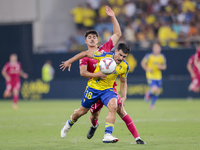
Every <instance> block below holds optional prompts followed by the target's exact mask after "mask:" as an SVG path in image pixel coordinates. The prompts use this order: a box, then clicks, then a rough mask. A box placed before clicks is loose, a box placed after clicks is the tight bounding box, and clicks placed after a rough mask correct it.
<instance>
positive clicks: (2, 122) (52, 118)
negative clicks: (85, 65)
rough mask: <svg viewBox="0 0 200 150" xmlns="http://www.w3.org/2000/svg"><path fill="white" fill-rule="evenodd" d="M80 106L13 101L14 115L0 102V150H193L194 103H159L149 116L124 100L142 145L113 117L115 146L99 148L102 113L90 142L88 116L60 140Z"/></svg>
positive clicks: (198, 143)
mask: <svg viewBox="0 0 200 150" xmlns="http://www.w3.org/2000/svg"><path fill="white" fill-rule="evenodd" d="M79 106H80V101H79V100H70V101H65V100H48V101H19V108H18V110H13V109H12V101H11V100H7V101H0V149H1V150H9V149H12V150H23V149H24V150H40V149H41V150H60V149H65V150H66V149H69V150H89V149H91V150H92V149H94V150H118V149H121V150H129V149H134V150H165V149H166V150H189V149H191V150H199V149H200V99H195V100H192V101H188V100H186V99H178V100H177V99H170V100H166V99H161V100H159V101H158V102H157V104H156V108H155V110H150V109H149V107H148V104H146V103H145V102H144V101H143V100H130V99H129V100H127V101H126V103H125V109H126V111H127V112H128V114H129V115H130V116H131V117H132V119H133V121H134V122H135V125H136V127H137V129H138V132H139V134H140V137H141V138H142V139H143V140H144V141H145V142H146V143H147V144H146V145H137V144H135V140H134V138H133V137H132V135H131V134H130V133H129V131H128V129H127V128H126V125H125V124H124V122H123V121H122V120H121V119H120V118H119V117H118V116H117V119H116V122H115V128H114V132H113V135H115V136H116V137H118V138H119V142H118V143H112V144H104V143H102V138H103V135H104V126H105V118H106V115H107V112H108V109H107V108H106V107H104V108H103V110H102V112H101V115H100V118H99V123H100V126H99V127H98V129H97V131H96V133H95V135H94V137H93V138H92V139H90V140H88V139H87V137H86V135H87V132H88V130H89V128H90V126H91V123H90V119H89V116H90V113H88V114H86V115H85V116H83V117H82V118H80V119H79V120H78V122H77V123H76V124H75V125H74V126H73V128H71V130H70V131H69V133H68V135H67V137H66V138H65V139H62V138H61V137H60V130H61V128H62V127H63V125H64V124H65V121H66V120H67V119H68V118H69V116H70V115H71V114H72V113H73V111H74V109H77V108H78V107H79Z"/></svg>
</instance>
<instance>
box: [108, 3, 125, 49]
mask: <svg viewBox="0 0 200 150" xmlns="http://www.w3.org/2000/svg"><path fill="white" fill-rule="evenodd" d="M106 14H107V15H108V16H110V18H111V21H112V23H113V35H112V36H111V39H112V41H113V45H114V46H115V45H116V44H117V42H118V40H119V38H120V37H121V35H122V32H121V28H120V26H119V23H118V21H117V19H116V17H115V13H114V12H113V10H112V9H111V8H110V7H109V6H106Z"/></svg>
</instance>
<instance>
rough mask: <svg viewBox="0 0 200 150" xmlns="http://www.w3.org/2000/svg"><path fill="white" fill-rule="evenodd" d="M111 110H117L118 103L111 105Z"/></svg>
mask: <svg viewBox="0 0 200 150" xmlns="http://www.w3.org/2000/svg"><path fill="white" fill-rule="evenodd" d="M109 110H110V111H112V112H117V105H111V107H110V108H109Z"/></svg>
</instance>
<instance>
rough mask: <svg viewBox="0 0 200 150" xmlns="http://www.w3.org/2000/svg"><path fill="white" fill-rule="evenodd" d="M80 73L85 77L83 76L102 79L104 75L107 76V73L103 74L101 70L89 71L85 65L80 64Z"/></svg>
mask: <svg viewBox="0 0 200 150" xmlns="http://www.w3.org/2000/svg"><path fill="white" fill-rule="evenodd" d="M80 75H81V77H85V78H101V79H104V78H105V77H107V75H105V74H103V73H102V72H100V71H99V72H96V73H91V72H89V71H88V70H87V66H86V65H83V66H80Z"/></svg>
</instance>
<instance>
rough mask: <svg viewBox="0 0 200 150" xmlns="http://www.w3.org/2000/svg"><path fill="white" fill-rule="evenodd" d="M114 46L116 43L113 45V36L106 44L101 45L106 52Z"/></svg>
mask: <svg viewBox="0 0 200 150" xmlns="http://www.w3.org/2000/svg"><path fill="white" fill-rule="evenodd" d="M113 47H114V45H113V41H112V39H111V38H110V39H109V40H108V42H106V43H105V44H103V45H102V46H101V48H102V49H103V50H104V51H105V52H110V51H111V49H112V48H113Z"/></svg>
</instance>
